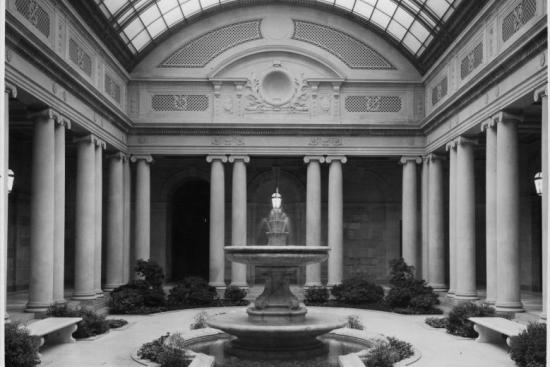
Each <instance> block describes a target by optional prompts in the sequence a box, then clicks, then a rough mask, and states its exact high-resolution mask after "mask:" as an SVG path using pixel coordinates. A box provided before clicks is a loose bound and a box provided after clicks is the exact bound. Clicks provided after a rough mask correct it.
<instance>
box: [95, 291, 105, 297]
mask: <svg viewBox="0 0 550 367" xmlns="http://www.w3.org/2000/svg"><path fill="white" fill-rule="evenodd" d="M95 294H96V296H97V297H98V298H103V297H105V295H104V294H103V290H102V289H96V291H95Z"/></svg>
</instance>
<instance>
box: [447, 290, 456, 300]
mask: <svg viewBox="0 0 550 367" xmlns="http://www.w3.org/2000/svg"><path fill="white" fill-rule="evenodd" d="M447 298H455V290H454V289H449V290H448V291H447Z"/></svg>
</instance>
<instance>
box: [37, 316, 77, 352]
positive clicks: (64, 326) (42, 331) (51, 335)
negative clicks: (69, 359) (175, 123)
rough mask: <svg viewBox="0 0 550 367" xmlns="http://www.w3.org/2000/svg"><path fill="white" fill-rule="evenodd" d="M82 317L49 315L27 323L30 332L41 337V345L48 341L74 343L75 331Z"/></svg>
mask: <svg viewBox="0 0 550 367" xmlns="http://www.w3.org/2000/svg"><path fill="white" fill-rule="evenodd" d="M80 321H82V317H48V318H46V319H43V320H39V321H36V322H33V323H32V324H29V325H27V329H28V330H29V334H30V335H32V336H36V337H38V338H40V345H39V346H40V347H41V346H42V345H44V341H45V340H47V341H48V343H74V342H75V340H74V338H73V333H74V332H75V331H76V329H77V328H78V326H77V324H78V323H79V322H80Z"/></svg>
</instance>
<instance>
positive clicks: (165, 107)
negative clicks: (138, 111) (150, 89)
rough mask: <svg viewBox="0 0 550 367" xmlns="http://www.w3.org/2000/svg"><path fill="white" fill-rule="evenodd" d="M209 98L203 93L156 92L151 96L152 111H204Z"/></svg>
mask: <svg viewBox="0 0 550 367" xmlns="http://www.w3.org/2000/svg"><path fill="white" fill-rule="evenodd" d="M208 106H209V99H208V96H207V95H204V94H180V95H174V94H156V95H153V96H152V97H151V107H152V109H153V111H206V110H207V109H208Z"/></svg>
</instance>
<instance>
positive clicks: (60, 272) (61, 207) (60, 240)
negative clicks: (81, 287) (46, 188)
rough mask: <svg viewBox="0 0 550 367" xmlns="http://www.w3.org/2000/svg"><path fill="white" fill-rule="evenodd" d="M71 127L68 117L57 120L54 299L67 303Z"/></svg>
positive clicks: (57, 301) (56, 301)
mask: <svg viewBox="0 0 550 367" xmlns="http://www.w3.org/2000/svg"><path fill="white" fill-rule="evenodd" d="M66 128H67V129H70V128H71V123H70V121H69V120H68V119H66V118H60V119H58V120H57V124H56V126H55V163H54V165H55V173H54V175H55V176H54V177H55V178H54V187H55V188H54V190H55V191H54V210H55V215H54V222H55V223H54V254H53V258H54V269H53V300H54V302H55V303H61V304H62V303H65V129H66Z"/></svg>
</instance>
